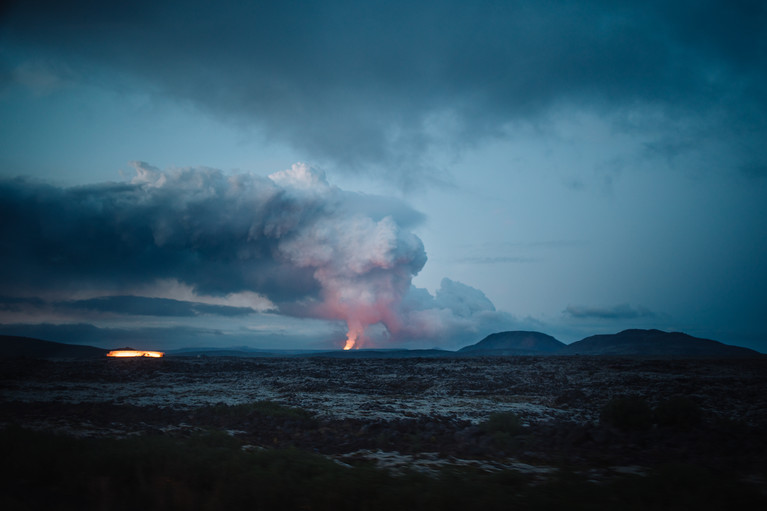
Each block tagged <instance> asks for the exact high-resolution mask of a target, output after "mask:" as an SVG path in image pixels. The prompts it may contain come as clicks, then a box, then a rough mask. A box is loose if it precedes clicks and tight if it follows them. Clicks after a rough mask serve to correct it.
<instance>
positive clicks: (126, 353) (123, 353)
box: [107, 350, 165, 358]
mask: <svg viewBox="0 0 767 511" xmlns="http://www.w3.org/2000/svg"><path fill="white" fill-rule="evenodd" d="M163 355H165V353H163V352H162V351H139V350H115V351H110V352H109V353H107V356H108V357H149V358H161V357H162V356H163Z"/></svg>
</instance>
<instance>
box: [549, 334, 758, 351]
mask: <svg viewBox="0 0 767 511" xmlns="http://www.w3.org/2000/svg"><path fill="white" fill-rule="evenodd" d="M558 355H614V356H640V357H642V356H645V357H656V356H660V357H691V358H692V357H725V358H726V357H753V356H761V353H759V352H757V351H754V350H751V349H748V348H742V347H740V346H731V345H729V344H723V343H721V342H719V341H712V340H711V339H701V338H698V337H693V336H691V335H687V334H685V333H681V332H663V331H661V330H636V329H634V330H624V331H622V332H620V333H617V334H608V335H592V336H591V337H586V338H585V339H582V340H580V341H577V342H574V343H572V344H569V345H567V346H565V347H564V348H563V349H562V350H561V351H560V352H559V353H558Z"/></svg>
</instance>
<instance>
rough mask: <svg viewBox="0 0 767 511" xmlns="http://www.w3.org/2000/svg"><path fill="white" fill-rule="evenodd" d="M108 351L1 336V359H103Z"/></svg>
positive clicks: (30, 338) (29, 338) (27, 338)
mask: <svg viewBox="0 0 767 511" xmlns="http://www.w3.org/2000/svg"><path fill="white" fill-rule="evenodd" d="M107 351H109V350H104V349H101V348H95V347H93V346H82V345H78V344H64V343H61V342H52V341H43V340H41V339H34V338H32V337H17V336H15V335H0V358H18V357H26V358H101V357H105V356H106V354H107Z"/></svg>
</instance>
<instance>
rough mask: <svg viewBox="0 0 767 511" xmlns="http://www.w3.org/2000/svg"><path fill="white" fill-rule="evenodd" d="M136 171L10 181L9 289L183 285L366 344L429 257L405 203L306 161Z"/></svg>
mask: <svg viewBox="0 0 767 511" xmlns="http://www.w3.org/2000/svg"><path fill="white" fill-rule="evenodd" d="M134 166H135V169H136V176H135V178H134V179H133V180H132V181H131V182H128V183H103V184H97V185H89V186H79V187H71V188H60V187H55V186H51V185H47V184H41V183H35V182H31V181H27V180H23V179H16V180H11V181H4V182H2V183H1V184H0V204H1V205H0V210H1V211H0V218H2V220H0V243H1V244H2V245H1V247H2V265H0V277H1V278H2V281H3V283H4V284H3V289H2V294H3V295H16V296H46V295H50V294H52V293H54V294H57V296H62V295H66V293H75V292H76V291H81V290H82V289H83V288H85V289H88V288H93V289H108V290H111V291H110V293H111V294H112V295H115V294H119V292H120V291H121V290H124V289H128V288H130V289H134V288H136V287H141V286H142V285H143V286H151V285H152V284H153V283H161V282H168V281H177V282H179V283H180V285H181V286H189V287H191V288H192V289H194V292H195V293H197V294H199V295H212V296H217V295H221V296H223V295H232V294H237V293H239V294H240V296H242V294H243V293H250V296H253V297H255V298H257V299H260V300H261V302H262V303H261V308H262V309H263V308H264V306H263V303H270V304H273V307H274V308H276V309H277V310H278V311H279V312H280V313H282V314H288V315H292V316H296V317H314V318H324V319H331V320H341V321H344V322H346V324H347V326H348V330H349V338H348V340H347V344H348V346H352V345H354V346H359V345H361V344H364V342H365V340H366V334H365V332H366V329H367V328H368V327H369V326H370V325H374V324H380V325H383V327H384V328H385V329H386V330H387V331H388V332H389V334H390V335H391V336H392V337H396V336H397V335H398V332H400V331H402V328H403V327H402V321H403V320H402V300H403V297H404V296H405V294H406V293H407V292H408V290H409V289H410V286H411V279H412V278H413V276H414V275H416V274H417V273H418V272H419V271H420V270H421V268H422V267H423V265H424V264H425V263H426V254H425V252H424V247H423V244H422V242H421V240H420V239H419V238H418V237H417V236H416V235H415V234H413V233H412V232H411V231H410V230H409V228H410V227H412V226H414V225H416V224H417V223H418V222H419V221H421V220H422V216H421V215H420V214H418V213H417V212H415V211H414V210H412V209H411V208H409V207H408V206H407V205H405V204H404V203H402V202H400V201H397V200H393V199H386V198H382V197H375V196H364V195H361V194H356V193H350V192H345V191H342V190H340V189H338V188H337V187H334V186H331V185H329V184H328V182H327V180H326V179H325V176H324V174H322V173H321V172H319V171H316V170H313V169H311V168H309V167H307V166H306V165H303V164H296V165H294V166H293V167H292V168H290V169H288V170H284V171H281V172H277V173H275V174H272V175H271V176H269V177H268V178H264V177H259V176H256V175H253V174H236V175H226V174H224V173H223V172H221V171H219V170H215V169H208V168H188V169H178V170H172V171H168V172H161V171H160V170H158V169H156V168H154V167H151V166H150V165H148V164H145V163H136V164H135V165H134ZM113 302H114V300H113Z"/></svg>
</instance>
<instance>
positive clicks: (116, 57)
mask: <svg viewBox="0 0 767 511" xmlns="http://www.w3.org/2000/svg"><path fill="white" fill-rule="evenodd" d="M765 27H767V6H766V4H765V3H764V2H759V1H738V2H723V1H722V2H716V1H714V2H647V1H641V2H639V1H637V2H621V3H620V4H615V3H612V4H605V3H604V2H599V1H596V0H595V1H583V2H566V1H562V2H553V3H552V2H543V3H542V2H513V1H512V2H490V1H487V2H482V1H479V2H462V1H454V2H430V1H426V2H416V3H413V2H382V3H378V2H375V3H374V2H350V1H335V2H333V1H331V2H327V1H323V2H302V3H301V4H300V5H294V4H293V3H291V2H258V3H255V4H250V3H247V4H246V3H243V2H236V3H235V2H216V3H209V2H202V1H199V2H162V3H159V4H158V3H157V2H149V1H139V2H131V6H130V9H129V10H126V9H125V8H120V7H113V6H111V4H109V3H104V2H92V1H73V2H66V3H61V2H46V1H39V2H20V3H19V5H17V6H16V7H15V8H14V9H11V10H10V11H9V13H8V15H7V16H6V18H5V31H6V38H7V39H6V40H7V42H8V43H9V44H11V43H12V44H13V45H14V47H17V48H21V50H20V51H21V52H23V53H24V54H25V55H31V57H29V59H30V60H27V61H23V62H21V63H17V64H16V68H14V69H12V70H10V71H8V73H9V74H10V75H12V76H15V77H16V78H17V81H25V83H38V82H41V81H42V82H43V85H45V86H47V87H52V86H54V85H55V83H57V82H56V72H57V68H58V73H59V74H62V73H64V71H62V69H64V70H66V74H67V76H68V79H69V80H74V81H77V80H81V81H88V80H93V81H94V82H95V83H98V84H99V85H102V86H103V85H105V86H108V87H115V88H119V90H129V89H131V88H135V89H137V90H141V91H151V92H152V93H154V94H158V95H166V96H170V97H173V98H178V99H182V100H185V101H190V102H192V103H193V104H195V105H198V106H199V107H201V108H203V109H205V110H206V111H208V112H211V113H213V114H215V115H220V116H223V117H226V118H230V119H236V120H238V121H241V122H245V123H248V124H252V125H256V126H261V127H263V128H264V130H265V132H266V133H268V134H269V135H268V136H269V137H272V138H274V139H278V140H282V141H286V142H288V143H289V144H291V145H292V146H293V147H295V148H297V149H299V150H301V151H303V154H305V155H306V157H310V158H313V159H319V160H323V159H325V160H328V161H332V162H334V163H336V164H338V165H340V166H342V167H346V168H351V169H356V170H363V169H366V168H368V169H369V168H371V167H375V168H380V167H382V166H383V167H385V168H387V178H391V177H396V178H398V179H400V180H408V179H415V178H414V177H413V176H414V175H417V170H418V169H419V166H422V165H421V164H422V163H423V162H424V158H425V156H426V154H427V153H428V151H429V150H430V149H433V148H435V147H440V148H442V149H445V148H456V147H463V146H466V145H472V144H475V143H477V142H479V141H482V140H485V139H487V138H488V137H494V136H497V135H499V134H502V133H504V132H505V131H506V130H507V129H508V128H509V127H510V126H513V125H514V124H515V123H519V122H533V123H535V124H539V123H541V122H545V121H544V119H546V118H547V117H549V118H550V117H551V116H553V115H555V112H558V111H559V110H561V109H562V108H576V109H587V110H589V111H594V112H597V113H598V114H599V115H606V116H607V117H608V118H611V119H612V120H614V121H615V120H620V121H621V123H622V125H623V129H626V130H634V131H636V130H640V131H641V130H642V129H644V128H647V129H651V130H658V128H659V126H663V125H665V124H670V125H673V129H671V130H666V131H665V132H664V133H663V134H662V135H663V136H662V138H658V139H657V140H655V141H651V142H650V143H649V144H648V147H650V146H652V147H660V146H662V148H661V149H662V151H665V153H666V155H667V156H669V154H668V153H669V151H670V156H673V154H676V153H678V152H681V151H687V150H690V147H691V146H692V147H695V146H697V145H699V144H700V143H701V140H710V141H716V142H717V143H720V144H724V146H725V147H726V151H727V155H728V156H729V157H730V161H731V165H732V168H733V169H741V170H743V172H745V173H746V174H749V175H761V174H763V172H761V170H760V169H764V168H765V166H766V165H767V157H765V149H764V148H763V144H761V141H763V140H764V138H765V131H766V127H767V120H766V116H765V112H766V111H767V108H766V107H767V86H765V85H766V84H767V80H765V77H766V76H767V36H766V35H765V34H766V33H767V29H766V28H765ZM30 61H33V63H36V64H34V65H36V66H37V68H38V72H37V73H30V71H29V69H30V67H34V65H31V64H30V63H29V62H30ZM40 62H46V63H52V64H50V65H47V66H45V65H43V66H41V65H39V63H40ZM9 65H10V64H9ZM40 69H42V71H40ZM30 75H34V76H37V77H38V78H37V79H35V80H32V79H31V78H30ZM22 78H23V80H22ZM46 84H47V85H46ZM51 84H54V85H51ZM648 112H649V115H648V116H647V119H645V120H647V122H650V123H651V124H652V126H649V127H648V126H642V122H644V121H641V119H642V115H641V113H645V114H647V113H648ZM648 119H650V120H648ZM653 119H654V120H653ZM675 133H676V135H675ZM680 133H681V134H680ZM692 133H694V135H692ZM691 136H694V138H692V139H691V138H690V137H691ZM414 172H416V174H413V173H414Z"/></svg>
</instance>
